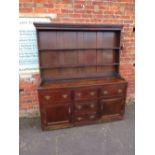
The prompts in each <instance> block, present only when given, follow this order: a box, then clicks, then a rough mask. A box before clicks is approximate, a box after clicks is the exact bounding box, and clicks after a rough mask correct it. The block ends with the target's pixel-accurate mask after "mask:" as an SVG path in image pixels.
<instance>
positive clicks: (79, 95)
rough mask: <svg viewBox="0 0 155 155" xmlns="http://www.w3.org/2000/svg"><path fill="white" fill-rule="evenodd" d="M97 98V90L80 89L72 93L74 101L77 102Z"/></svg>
mask: <svg viewBox="0 0 155 155" xmlns="http://www.w3.org/2000/svg"><path fill="white" fill-rule="evenodd" d="M96 98H97V89H93V88H92V89H87V88H82V89H78V90H75V91H74V99H75V100H76V101H78V100H88V99H96Z"/></svg>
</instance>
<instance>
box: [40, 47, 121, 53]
mask: <svg viewBox="0 0 155 155" xmlns="http://www.w3.org/2000/svg"><path fill="white" fill-rule="evenodd" d="M120 49H121V48H120V47H106V48H68V49H64V48H63V49H39V51H40V52H55V51H58V52H62V51H87V50H120Z"/></svg>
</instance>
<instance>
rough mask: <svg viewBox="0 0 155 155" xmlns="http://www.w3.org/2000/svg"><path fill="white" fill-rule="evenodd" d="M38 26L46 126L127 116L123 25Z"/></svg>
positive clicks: (42, 109)
mask: <svg viewBox="0 0 155 155" xmlns="http://www.w3.org/2000/svg"><path fill="white" fill-rule="evenodd" d="M34 25H35V27H36V30H37V43H38V54H39V66H40V76H41V83H40V85H39V86H38V98H39V106H40V114H41V115H40V116H41V127H42V129H43V130H49V129H58V128H66V127H72V126H80V125H86V124H92V123H100V122H105V121H112V120H119V119H122V118H123V115H124V112H125V99H126V92H127V82H126V81H125V80H124V79H123V78H122V77H121V76H120V74H119V65H120V49H121V48H120V47H121V42H120V40H121V29H122V25H103V24H99V25H95V24H58V23H50V24H49V23H48V24H47V23H34Z"/></svg>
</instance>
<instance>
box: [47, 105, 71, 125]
mask: <svg viewBox="0 0 155 155" xmlns="http://www.w3.org/2000/svg"><path fill="white" fill-rule="evenodd" d="M45 119H46V123H47V124H59V123H69V122H70V119H71V109H70V105H69V104H64V105H63V104H62V105H56V106H46V107H45Z"/></svg>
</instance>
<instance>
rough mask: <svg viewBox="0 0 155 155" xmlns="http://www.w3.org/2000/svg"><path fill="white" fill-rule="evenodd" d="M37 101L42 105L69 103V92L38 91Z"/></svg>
mask: <svg viewBox="0 0 155 155" xmlns="http://www.w3.org/2000/svg"><path fill="white" fill-rule="evenodd" d="M39 99H40V100H41V102H42V103H57V102H69V101H71V92H70V91H69V90H64V91H61V90H60V91H50V90H49V91H48V90H47V91H46V90H44V91H39Z"/></svg>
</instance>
